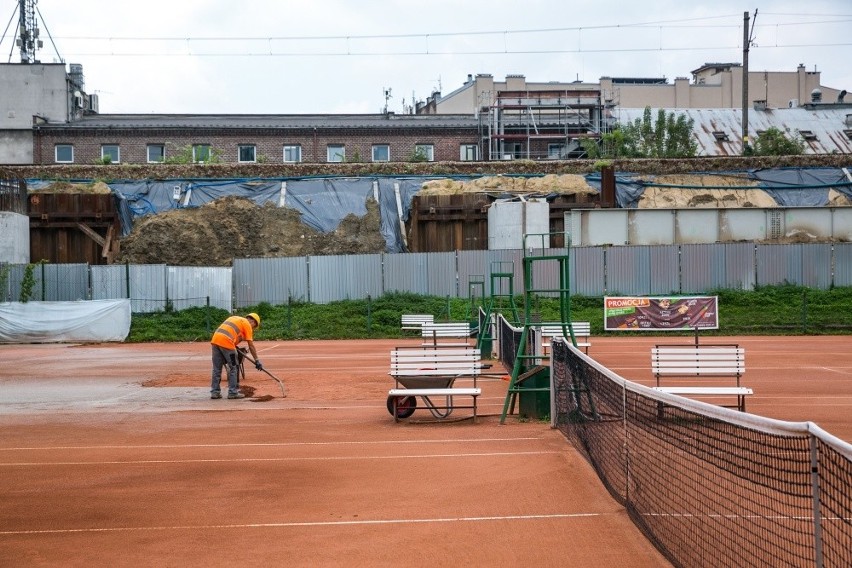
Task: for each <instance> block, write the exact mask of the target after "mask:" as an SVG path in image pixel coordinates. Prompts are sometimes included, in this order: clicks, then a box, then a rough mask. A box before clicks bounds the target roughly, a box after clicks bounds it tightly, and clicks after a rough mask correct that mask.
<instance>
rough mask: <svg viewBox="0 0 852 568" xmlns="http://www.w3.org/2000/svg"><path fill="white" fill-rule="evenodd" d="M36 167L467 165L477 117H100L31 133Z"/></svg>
mask: <svg viewBox="0 0 852 568" xmlns="http://www.w3.org/2000/svg"><path fill="white" fill-rule="evenodd" d="M33 132H34V142H33V148H34V149H33V162H34V163H36V164H54V163H60V164H61V163H68V164H75V163H76V164H92V163H128V164H140V163H141V164H144V163H156V162H163V161H165V162H174V161H193V162H206V161H216V162H224V163H278V164H280V163H300V162H306V163H327V162H406V161H467V160H476V159H478V157H479V154H478V137H479V124H478V121H477V120H476V119H475V118H473V117H471V116H455V115H442V116H415V115H395V114H393V113H388V114H379V115H136V114H134V115H98V114H92V115H87V116H83V117H80V118H79V119H77V120H73V121H69V122H63V123H55V122H44V123H41V124H36V125H35V126H34V127H33Z"/></svg>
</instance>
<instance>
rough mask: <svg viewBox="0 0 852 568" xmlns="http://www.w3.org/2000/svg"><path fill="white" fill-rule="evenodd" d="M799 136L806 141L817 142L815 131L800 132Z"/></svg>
mask: <svg viewBox="0 0 852 568" xmlns="http://www.w3.org/2000/svg"><path fill="white" fill-rule="evenodd" d="M799 134H800V135H801V136H802V138H804V139H805V140H816V139H817V135H816V134H814V132H813V130H799Z"/></svg>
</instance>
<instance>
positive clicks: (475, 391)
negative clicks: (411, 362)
mask: <svg viewBox="0 0 852 568" xmlns="http://www.w3.org/2000/svg"><path fill="white" fill-rule="evenodd" d="M481 394H482V389H480V388H461V387H460V388H447V389H390V390H389V391H388V396H441V395H446V396H479V395H481Z"/></svg>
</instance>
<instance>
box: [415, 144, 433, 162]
mask: <svg viewBox="0 0 852 568" xmlns="http://www.w3.org/2000/svg"><path fill="white" fill-rule="evenodd" d="M414 155H415V156H418V157H419V156H423V158H424V159H425V161H427V162H434V161H435V145H434V144H415V145H414Z"/></svg>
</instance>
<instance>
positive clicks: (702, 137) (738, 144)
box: [612, 105, 852, 156]
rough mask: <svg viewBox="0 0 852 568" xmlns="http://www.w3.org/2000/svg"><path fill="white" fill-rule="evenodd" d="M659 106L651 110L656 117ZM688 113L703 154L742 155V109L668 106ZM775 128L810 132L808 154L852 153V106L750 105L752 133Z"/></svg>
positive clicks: (625, 112)
mask: <svg viewBox="0 0 852 568" xmlns="http://www.w3.org/2000/svg"><path fill="white" fill-rule="evenodd" d="M657 110H658V109H651V115H652V116H653V117H656V115H657ZM665 110H666V111H667V112H673V113H675V115H677V114H686V115H687V117H688V118H692V119H693V120H695V126H694V133H695V136H696V138H697V141H698V154H699V155H701V156H740V155H742V141H741V137H742V129H743V121H742V110H741V109H731V108H692V109H665ZM644 112H645V109H643V108H618V107H616V108H614V109H612V115H613V117H614V118H615V119H616V120H617V121H618V122H620V123H622V124H623V123H627V122H633V121H634V120H636V119H637V118H638V119H640V120H641V119H642V116H643V114H644ZM773 126H774V127H775V128H778V129H779V130H781V131H782V132H787V133H789V134H800V133H808V136H806V137H805V138H806V139H805V153H806V154H852V105H843V106H833V107H831V108H821V109H820V108H817V109H808V108H778V109H766V110H755V109H753V108H749V112H748V135H749V138H750V139H751V140H754V138H755V137H756V136H757V135H758V133H760V132H762V131H764V130H767V129H769V128H770V127H773Z"/></svg>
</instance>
